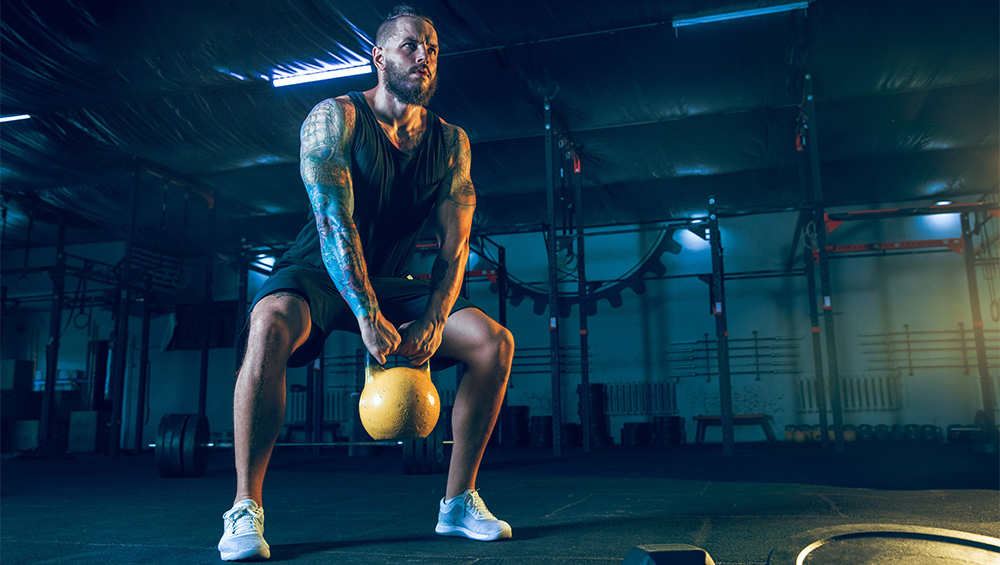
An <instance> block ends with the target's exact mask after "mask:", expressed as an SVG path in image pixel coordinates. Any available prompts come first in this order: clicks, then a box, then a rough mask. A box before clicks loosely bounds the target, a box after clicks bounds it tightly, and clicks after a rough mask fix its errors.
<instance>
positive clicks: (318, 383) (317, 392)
mask: <svg viewBox="0 0 1000 565" xmlns="http://www.w3.org/2000/svg"><path fill="white" fill-rule="evenodd" d="M324 358H325V355H320V356H319V357H317V358H316V360H315V361H313V364H312V368H311V372H312V379H311V380H312V425H311V427H312V435H311V436H310V435H308V434H307V435H306V437H311V440H310V441H313V442H315V443H320V442H322V441H323V414H324V412H325V410H324V406H323V404H324V402H325V401H326V398H325V396H326V395H325V394H323V392H324V391H325V390H326V383H325V380H324V378H323V359H324ZM336 439H337V438H336V437H334V438H333V440H336ZM312 454H313V457H319V456H320V448H319V447H314V448H313V449H312Z"/></svg>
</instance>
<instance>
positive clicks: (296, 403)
mask: <svg viewBox="0 0 1000 565" xmlns="http://www.w3.org/2000/svg"><path fill="white" fill-rule="evenodd" d="M306 398H307V395H306V393H305V391H303V392H289V393H288V396H287V397H286V398H285V423H286V424H299V423H303V422H305V421H306ZM351 410H352V408H351V393H350V391H346V390H328V391H326V393H324V395H323V421H324V422H346V421H348V420H350V419H351Z"/></svg>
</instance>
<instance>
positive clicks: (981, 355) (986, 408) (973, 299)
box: [961, 212, 997, 447]
mask: <svg viewBox="0 0 1000 565" xmlns="http://www.w3.org/2000/svg"><path fill="white" fill-rule="evenodd" d="M961 218H962V240H963V241H964V242H965V253H964V255H965V276H966V279H967V280H968V284H969V305H970V306H971V308H972V338H973V340H974V341H975V344H976V367H977V368H978V370H979V385H980V388H981V389H982V394H983V412H984V413H985V414H984V416H985V417H984V423H985V428H986V429H985V430H983V433H982V436H981V443H982V444H983V445H984V446H990V447H994V446H995V444H996V441H997V430H996V418H995V416H994V413H993V411H994V410H995V409H996V408H995V406H994V405H993V381H992V379H991V378H990V366H989V361H988V360H987V358H986V335H985V333H984V332H983V313H982V310H981V305H980V303H979V281H978V280H977V278H976V247H975V245H974V244H973V241H972V231H973V229H972V222H971V221H970V220H969V213H968V212H965V213H963V214H962V216H961ZM988 244H989V242H985V243H984V245H988Z"/></svg>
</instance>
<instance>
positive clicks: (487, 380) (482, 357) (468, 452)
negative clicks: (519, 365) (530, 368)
mask: <svg viewBox="0 0 1000 565" xmlns="http://www.w3.org/2000/svg"><path fill="white" fill-rule="evenodd" d="M438 353H439V354H441V355H444V356H447V357H452V358H455V359H458V360H460V361H462V362H464V363H465V364H466V365H467V366H468V370H467V371H466V372H465V374H464V375H463V376H462V383H461V385H459V387H458V391H457V392H456V394H455V406H454V408H453V412H452V416H451V422H452V433H453V435H454V439H455V443H454V444H453V445H452V451H451V464H450V466H449V468H448V484H447V487H446V489H445V497H446V498H452V497H455V496H458V495H460V494H462V493H463V492H465V490H466V489H470V488H471V489H474V488H476V475H477V473H478V471H479V463H480V461H482V458H483V452H484V451H485V450H486V443H487V442H488V441H489V439H490V433H491V432H492V431H493V425H494V424H495V423H496V419H497V415H498V414H499V413H500V406H501V405H502V403H503V395H504V392H505V391H506V388H507V378H508V376H509V375H510V365H511V360H512V359H513V357H514V338H513V337H512V336H511V334H510V332H509V331H507V329H506V328H504V327H503V326H501V325H500V324H498V323H496V322H494V321H493V320H491V319H490V318H489V317H488V316H486V314H484V313H483V312H481V311H480V310H477V309H475V308H466V309H464V310H459V311H458V312H455V313H454V314H452V315H451V316H450V317H449V318H448V322H447V323H446V325H445V329H444V334H443V337H442V341H441V347H440V348H439V349H438Z"/></svg>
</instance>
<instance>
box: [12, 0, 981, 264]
mask: <svg viewBox="0 0 1000 565" xmlns="http://www.w3.org/2000/svg"><path fill="white" fill-rule="evenodd" d="M782 1H784V0H782ZM394 3H395V2H393V1H392V0H389V1H365V0H358V1H354V2H335V1H332V0H208V1H205V0H202V1H198V2H194V1H190V0H183V1H176V0H174V1H162V0H158V1H155V2H154V1H150V0H129V1H124V0H122V1H90V0H49V1H37V0H33V1H30V2H29V1H15V0H4V1H3V7H2V12H0V19H2V24H3V25H2V33H3V35H2V44H0V55H2V61H0V63H2V83H0V96H2V98H0V113H2V114H4V115H9V114H21V113H27V114H30V115H32V116H33V119H31V120H25V121H18V122H10V123H5V124H3V126H0V128H2V129H0V133H2V146H0V149H2V154H0V159H2V163H0V165H2V168H0V183H2V184H0V187H2V192H3V196H4V203H5V207H4V210H5V211H6V221H5V223H4V236H3V238H4V240H3V242H2V243H3V245H4V246H5V247H6V248H16V247H23V246H24V245H25V243H27V242H28V239H29V238H28V230H27V227H28V226H29V223H31V224H33V230H32V234H31V238H30V245H31V246H32V247H35V246H39V245H51V244H52V243H53V242H54V241H55V233H56V232H55V229H54V227H53V223H54V221H55V220H54V218H57V217H59V216H60V215H61V216H62V217H64V218H65V221H66V223H67V225H68V226H69V241H70V242H86V241H108V240H122V239H124V238H125V237H126V235H127V231H128V230H127V227H128V225H129V210H130V206H129V201H130V194H131V193H132V192H133V189H136V190H135V193H136V195H137V196H136V198H137V208H136V209H137V223H136V232H135V233H136V240H135V242H136V245H139V246H142V247H143V248H146V249H150V250H156V251H159V252H163V253H169V254H174V255H181V256H187V255H194V254H199V253H204V252H205V251H206V249H208V247H207V245H208V242H209V241H210V240H211V238H210V237H209V231H208V225H209V222H208V217H209V214H208V212H207V210H208V206H207V203H208V202H209V201H213V202H214V203H215V205H216V214H217V215H216V218H217V222H216V226H217V228H216V239H215V241H216V244H215V245H216V249H217V250H219V251H225V250H231V249H236V248H238V247H239V246H240V245H241V240H242V239H243V238H245V239H246V242H247V243H248V244H250V245H262V246H266V245H278V246H280V245H281V244H283V243H284V242H287V241H289V240H290V239H292V238H294V236H295V234H296V232H297V230H298V229H299V228H300V227H301V226H302V224H303V222H304V221H305V220H306V218H307V200H306V198H305V192H304V190H303V189H302V185H301V181H300V180H299V177H298V162H297V156H298V141H297V135H298V128H299V125H300V123H301V121H302V119H303V118H304V117H305V115H306V113H308V111H309V110H310V108H311V107H312V106H313V105H314V104H315V103H317V102H318V101H320V100H322V99H324V98H327V97H331V96H336V95H339V94H343V93H345V92H347V91H349V90H361V89H367V88H370V87H371V86H372V85H373V84H374V75H371V74H369V75H364V76H360V77H352V78H345V79H337V80H333V81H325V82H319V83H312V84H305V85H298V86H290V87H284V88H274V87H272V86H271V84H270V83H269V82H267V81H266V80H263V79H261V78H254V77H260V76H261V75H267V76H271V75H273V74H274V70H275V69H286V70H288V69H293V68H295V67H296V66H300V65H303V64H308V63H312V62H315V61H325V62H328V63H350V62H357V61H358V60H359V58H363V57H367V53H368V44H367V41H368V40H367V39H366V37H365V36H364V34H363V33H362V32H359V31H358V30H363V32H366V33H367V35H368V36H371V35H374V33H373V30H374V29H375V28H376V27H377V25H378V23H379V22H380V21H381V16H382V15H383V14H384V13H386V12H387V11H388V10H389V9H390V8H391V7H392V5H393V4H394ZM415 3H416V4H419V5H420V7H421V8H423V9H425V10H426V11H427V12H429V13H430V14H431V15H432V16H433V17H434V18H435V20H436V24H437V25H436V27H437V30H438V35H439V41H440V45H441V50H442V58H441V61H440V69H439V71H440V87H439V89H438V94H437V96H436V97H435V99H434V101H433V102H432V108H433V109H434V110H435V111H436V112H437V113H439V114H440V115H441V116H442V117H443V118H444V119H446V120H447V121H449V122H451V123H455V124H458V125H460V126H462V127H463V128H465V130H466V131H467V132H468V134H469V136H470V138H471V140H472V144H473V169H472V174H473V180H474V181H475V184H476V188H477V192H478V194H479V196H480V205H479V209H478V211H477V219H476V228H475V229H476V230H477V231H478V232H479V233H504V232H513V231H525V230H535V229H539V228H540V226H541V224H542V222H544V221H545V185H546V183H545V153H544V135H543V134H544V131H545V130H544V127H543V126H544V121H543V110H542V106H543V103H544V100H545V98H546V97H547V96H550V97H552V100H553V101H552V108H553V114H554V118H555V121H556V125H557V127H559V129H560V130H561V131H562V133H563V135H564V137H565V138H567V139H568V140H570V141H571V142H572V143H573V144H574V145H575V146H576V147H577V149H578V151H579V154H580V155H581V157H582V171H583V179H584V181H583V182H584V189H585V209H586V220H587V223H588V224H589V225H595V226H596V225H611V224H632V223H641V222H654V221H664V220H673V219H680V218H685V217H690V216H692V215H698V214H702V213H704V212H705V210H706V209H707V205H706V202H707V198H708V195H716V196H717V198H718V200H719V203H720V205H721V207H722V210H723V211H731V212H739V211H745V210H751V209H758V208H760V207H765V208H768V207H783V206H795V205H798V204H799V203H800V202H802V200H803V197H802V193H801V190H800V184H799V171H798V166H797V165H798V162H799V159H800V157H801V156H802V155H803V153H798V152H797V151H796V137H797V134H796V132H797V130H798V128H799V123H800V113H801V112H800V104H801V102H802V98H803V88H804V84H805V79H804V76H805V75H806V74H807V73H810V74H811V76H812V77H813V80H812V83H813V84H814V90H815V100H816V117H815V120H814V121H813V123H812V126H813V127H815V130H814V131H816V132H817V133H818V144H817V145H816V147H817V148H818V152H819V156H820V159H821V163H822V166H821V171H822V190H823V202H824V203H825V204H826V205H828V206H840V205H849V204H862V205H864V204H874V203H879V202H900V201H921V200H923V201H928V202H931V201H933V199H942V198H950V199H965V200H967V201H968V200H975V199H978V198H980V197H982V195H984V194H988V193H995V192H996V191H997V187H998V167H1000V163H998V122H1000V116H998V111H1000V92H998V84H1000V82H998V75H1000V57H998V45H1000V38H998V27H1000V23H998V22H1000V15H998V3H997V2H996V1H995V0H962V1H960V2H951V3H945V2H940V1H933V2H932V1H926V0H910V1H905V2H904V1H875V0H872V1H862V0H813V1H812V2H811V4H810V5H809V8H808V10H806V11H802V10H799V11H795V12H790V13H780V14H773V15H767V16H759V17H756V18H751V19H742V20H736V21H727V22H720V23H713V24H706V25H700V26H694V27H684V28H678V30H677V32H675V30H674V28H673V27H672V25H671V22H672V21H673V19H674V18H675V17H679V16H682V15H690V14H700V13H706V12H713V11H715V12H718V11H723V10H727V9H733V8H736V7H740V8H742V7H746V5H747V4H750V5H766V4H768V2H766V1H760V2H752V1H751V2H743V3H738V2H727V1H724V0H680V1H671V0H657V1H655V2H654V1H646V0H630V1H626V2H607V1H605V0H601V1H594V0H573V1H567V0H547V1H538V0H532V1H528V0H516V1H507V2H499V1H493V2H480V1H475V2H465V1H456V0H428V1H427V2H415ZM772 3H780V2H778V1H777V0H776V1H775V2H772ZM233 74H237V75H241V76H242V77H248V78H247V79H246V80H240V79H238V78H235V77H234V76H233ZM29 216H31V218H32V219H31V220H29Z"/></svg>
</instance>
